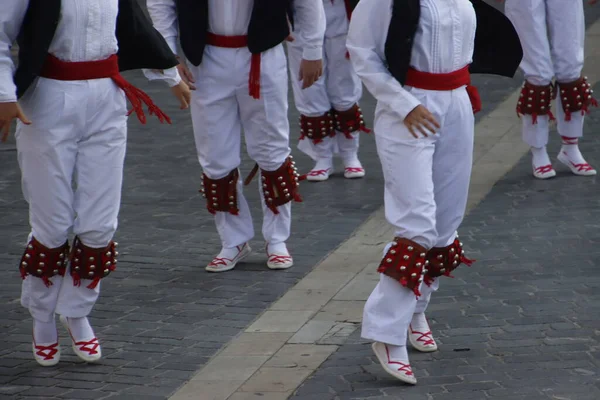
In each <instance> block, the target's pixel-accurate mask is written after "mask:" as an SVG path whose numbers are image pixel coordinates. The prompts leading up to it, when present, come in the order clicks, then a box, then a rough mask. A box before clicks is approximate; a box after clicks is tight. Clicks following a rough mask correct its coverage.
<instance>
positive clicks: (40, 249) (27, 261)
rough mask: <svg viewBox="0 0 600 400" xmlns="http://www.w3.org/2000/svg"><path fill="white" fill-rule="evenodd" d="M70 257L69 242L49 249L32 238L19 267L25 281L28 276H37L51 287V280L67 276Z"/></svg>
mask: <svg viewBox="0 0 600 400" xmlns="http://www.w3.org/2000/svg"><path fill="white" fill-rule="evenodd" d="M68 257H69V242H68V241H67V242H65V244H63V245H62V246H60V247H57V248H54V249H49V248H48V247H46V246H44V245H42V244H41V243H40V242H38V241H37V240H36V239H35V238H34V237H32V238H31V240H30V241H29V243H28V244H27V247H26V248H25V252H24V253H23V257H21V264H20V265H19V271H20V272H21V277H22V278H23V279H25V278H26V277H27V275H31V276H35V277H36V278H40V279H42V280H43V281H44V284H45V285H46V286H48V287H49V286H51V285H52V282H51V281H50V278H52V277H53V276H56V275H59V276H64V275H65V269H66V268H67V260H68Z"/></svg>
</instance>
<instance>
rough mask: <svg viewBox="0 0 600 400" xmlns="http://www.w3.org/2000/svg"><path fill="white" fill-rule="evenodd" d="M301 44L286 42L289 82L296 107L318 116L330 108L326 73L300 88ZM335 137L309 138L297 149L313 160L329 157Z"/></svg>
mask: <svg viewBox="0 0 600 400" xmlns="http://www.w3.org/2000/svg"><path fill="white" fill-rule="evenodd" d="M302 50H303V46H302V44H301V43H296V42H288V44H287V55H288V62H289V70H290V82H291V86H292V93H293V95H294V103H295V104H296V109H297V110H298V112H299V113H300V114H302V115H305V116H307V117H318V116H321V115H323V114H325V113H326V112H328V111H330V110H331V102H330V101H329V96H328V95H327V86H326V83H325V81H326V79H327V77H326V75H325V74H323V75H322V76H321V77H320V78H319V80H317V81H316V82H315V83H314V84H313V85H312V86H311V87H308V88H306V89H302V81H301V80H299V79H298V74H299V71H300V62H301V61H302ZM323 70H324V71H326V70H327V56H326V54H324V55H323ZM334 141H335V139H334V138H331V137H326V138H324V139H323V141H321V142H319V143H316V144H315V143H313V141H312V140H310V139H309V138H304V139H303V140H300V141H299V142H298V149H299V150H300V151H302V152H303V153H305V154H306V155H308V156H309V157H311V158H312V159H313V160H315V161H318V160H323V159H331V158H332V157H333V152H334V150H335V149H334V147H333V144H334Z"/></svg>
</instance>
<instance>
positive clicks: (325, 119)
mask: <svg viewBox="0 0 600 400" xmlns="http://www.w3.org/2000/svg"><path fill="white" fill-rule="evenodd" d="M334 135H335V129H334V123H333V117H332V115H331V113H330V112H326V113H325V114H323V115H320V116H318V117H307V116H306V115H300V140H303V139H304V138H306V137H308V138H309V139H311V140H312V141H313V143H315V144H316V143H320V142H322V141H323V139H325V138H326V137H328V136H334Z"/></svg>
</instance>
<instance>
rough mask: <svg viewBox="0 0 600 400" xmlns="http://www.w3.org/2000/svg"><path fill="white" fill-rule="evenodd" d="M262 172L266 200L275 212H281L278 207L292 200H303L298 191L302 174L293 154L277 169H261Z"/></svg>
mask: <svg viewBox="0 0 600 400" xmlns="http://www.w3.org/2000/svg"><path fill="white" fill-rule="evenodd" d="M260 174H261V178H262V187H263V195H264V198H265V202H266V204H267V207H269V209H270V210H271V211H273V213H274V214H279V211H278V210H277V207H279V206H282V205H284V204H286V203H289V202H290V201H292V200H294V201H296V202H299V203H300V202H302V197H300V193H299V192H298V187H299V184H298V181H299V180H300V178H299V176H300V175H299V174H298V169H297V168H296V165H295V162H294V161H292V156H290V157H289V158H288V159H286V160H285V162H284V163H283V164H282V165H281V167H279V168H277V169H276V170H275V171H265V170H261V172H260Z"/></svg>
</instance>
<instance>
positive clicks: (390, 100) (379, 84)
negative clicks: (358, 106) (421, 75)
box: [346, 0, 421, 121]
mask: <svg viewBox="0 0 600 400" xmlns="http://www.w3.org/2000/svg"><path fill="white" fill-rule="evenodd" d="M391 18H392V0H361V1H359V2H358V5H357V6H356V8H355V9H354V12H353V13H352V20H351V21H350V28H349V29H348V39H347V42H346V47H347V49H348V52H349V53H350V61H351V62H352V66H353V67H354V70H355V71H356V74H357V75H358V76H359V77H360V79H361V80H362V81H363V83H364V84H365V86H366V88H367V89H368V90H369V92H370V93H371V94H372V95H373V97H375V99H377V101H378V102H379V103H381V104H383V105H384V106H386V108H388V110H389V111H392V112H394V113H396V114H397V115H398V117H399V118H400V119H401V120H402V121H404V118H406V116H407V115H408V114H409V113H410V112H411V111H412V110H413V109H414V108H415V107H417V106H418V105H420V104H421V103H420V102H419V100H417V99H416V97H415V96H413V95H411V94H410V93H409V92H408V91H407V90H405V89H404V88H403V87H402V85H401V84H400V83H399V82H398V81H397V80H396V79H395V78H394V77H393V76H392V74H391V73H390V71H389V70H388V69H387V67H386V61H385V41H386V39H387V34H388V29H389V26H390V20H391Z"/></svg>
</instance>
